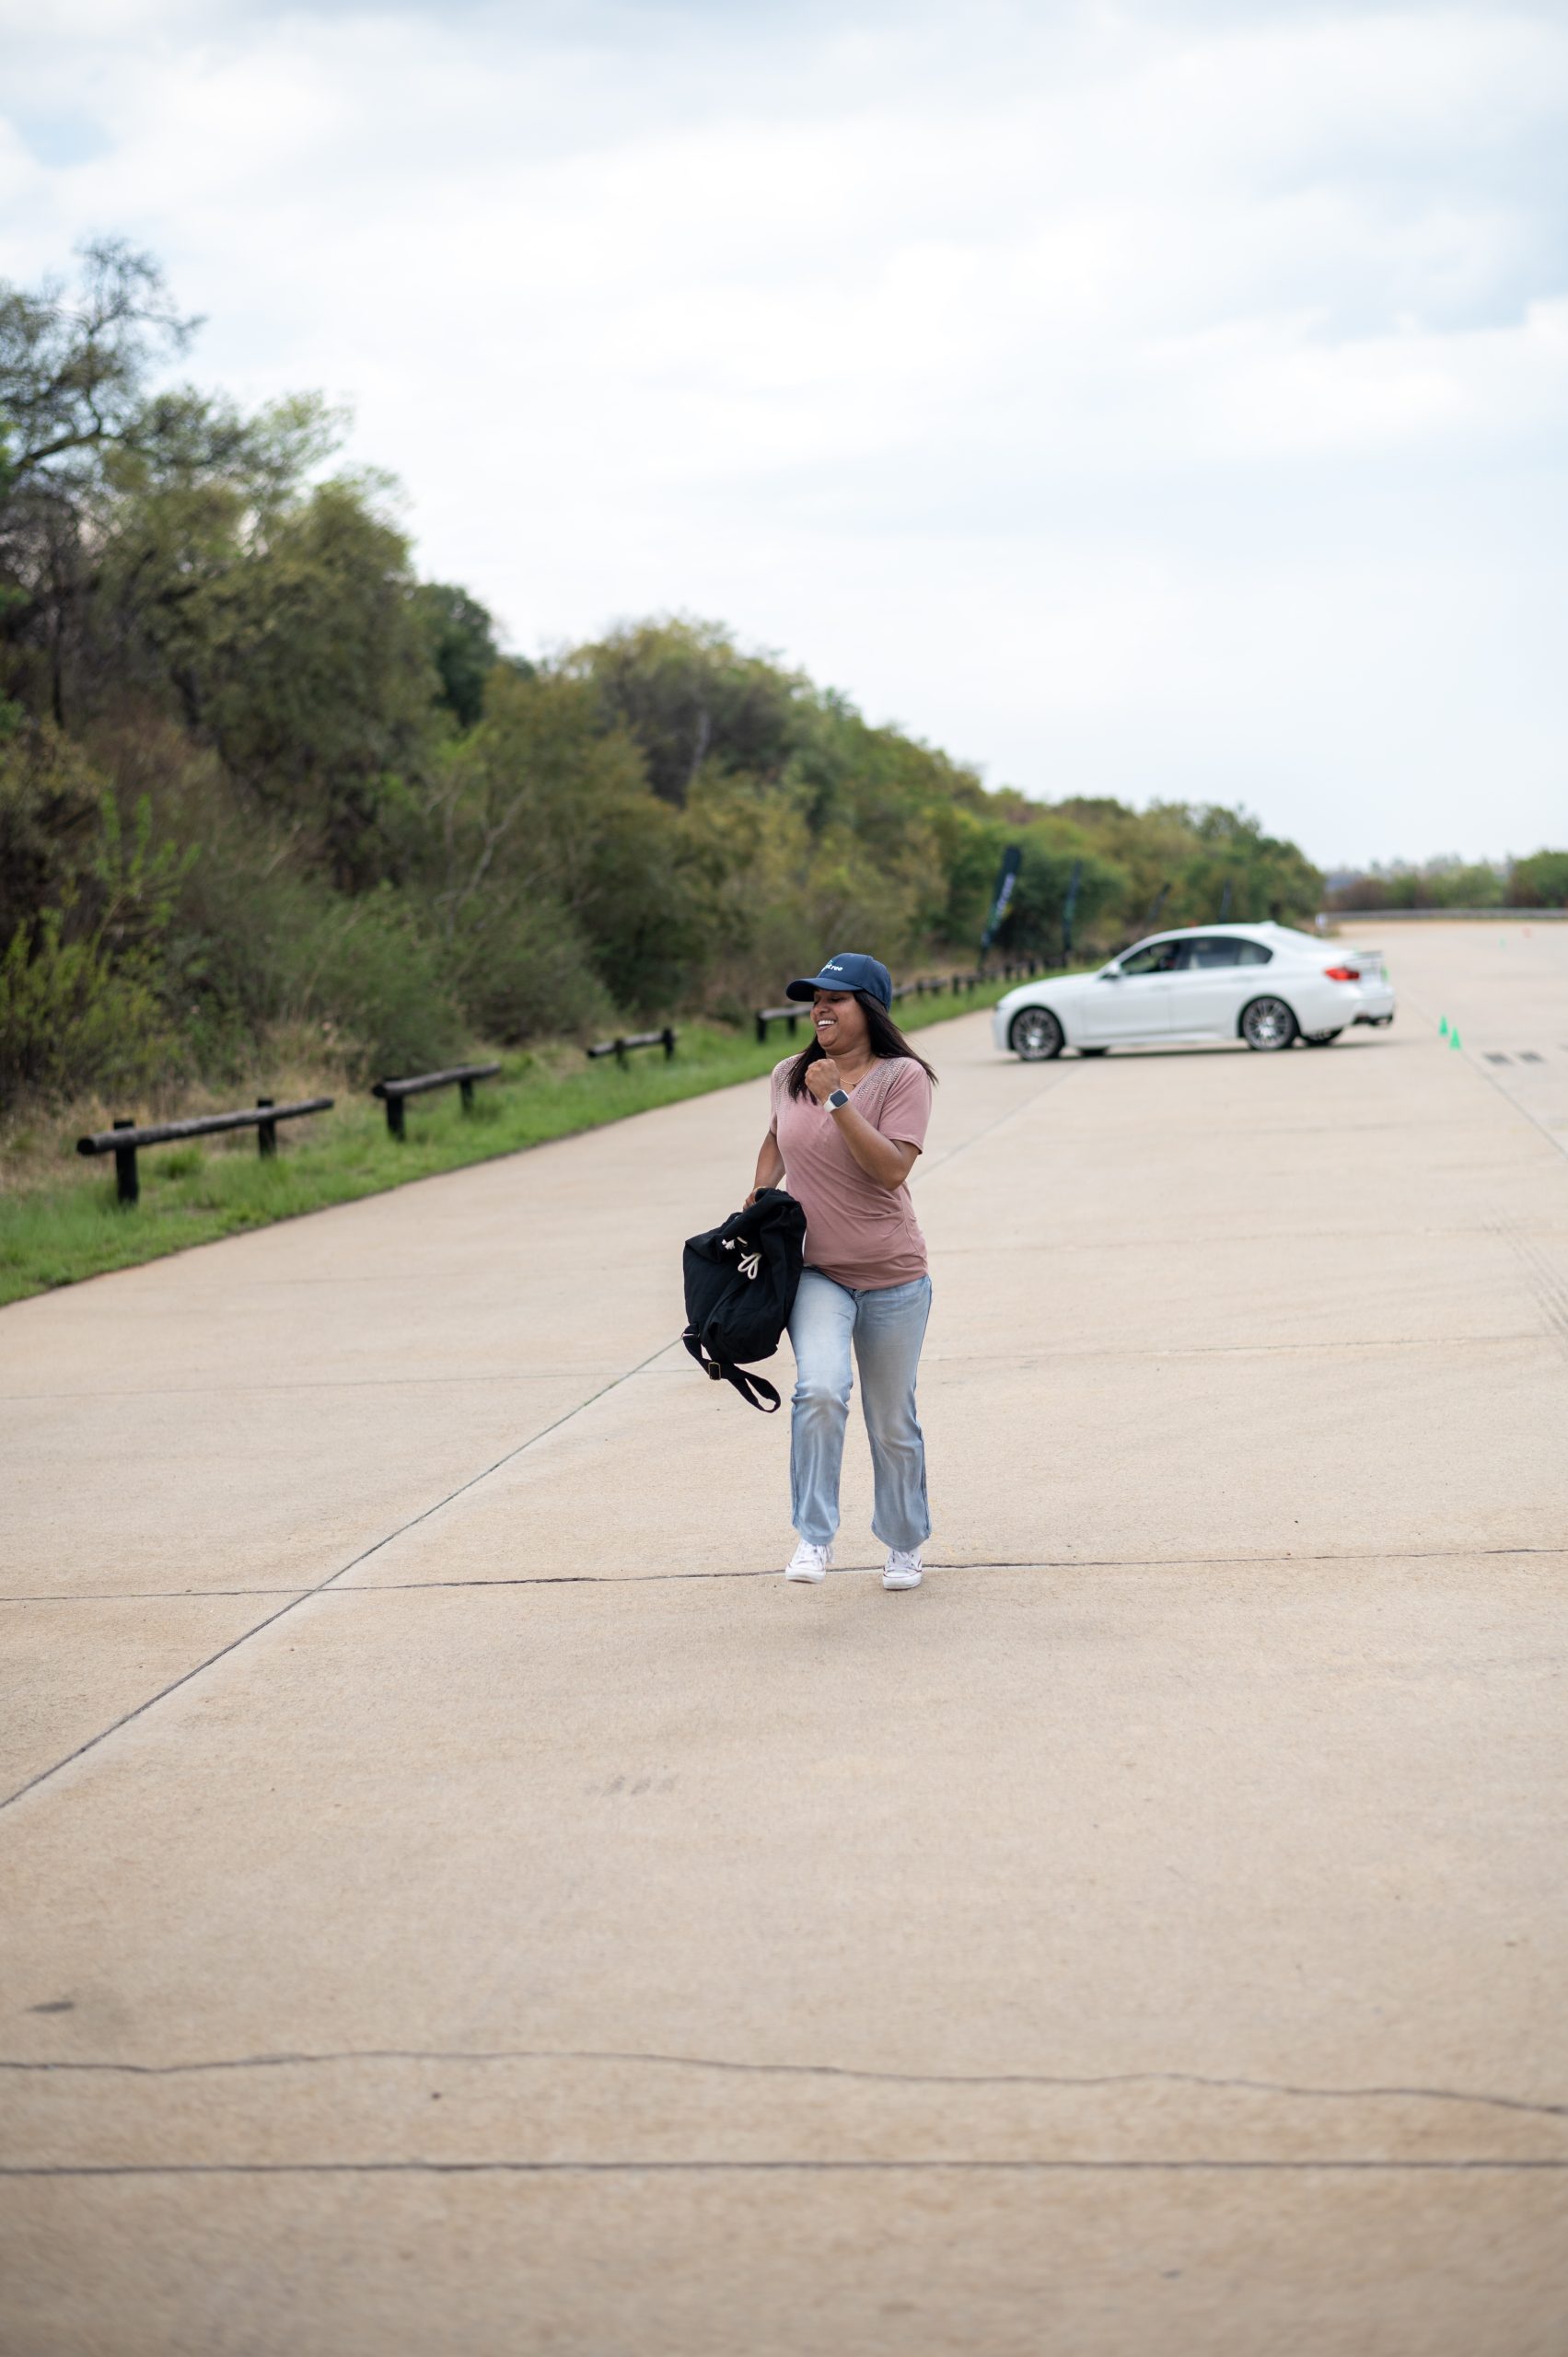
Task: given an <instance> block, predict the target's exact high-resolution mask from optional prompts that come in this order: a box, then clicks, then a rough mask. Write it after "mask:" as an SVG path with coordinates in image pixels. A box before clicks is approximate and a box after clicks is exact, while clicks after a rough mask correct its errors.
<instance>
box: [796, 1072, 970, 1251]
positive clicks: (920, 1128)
mask: <svg viewBox="0 0 1568 2357" xmlns="http://www.w3.org/2000/svg"><path fill="white" fill-rule="evenodd" d="M794 1061H795V1059H794V1057H793V1056H786V1057H785V1059H784V1062H783V1063H780V1064H775V1065H774V1066H773V1078H772V1091H773V1118H772V1120H771V1121H770V1122H769V1124H768V1127H769V1129H770V1131H771V1132H772V1134H773V1136H774V1137H776V1138H777V1140H778V1142H779V1152H780V1153H781V1154H782V1155H783V1156H784V1186H785V1187H786V1189H787V1190H788V1191H789V1192H790V1193H791V1194H792V1195H793V1196H794V1197H795V1199H796V1202H797V1203H799V1204H800V1206H801V1208H802V1209H803V1210H804V1212H805V1213H806V1265H807V1268H808V1269H820V1270H821V1271H822V1274H823V1275H824V1276H825V1277H831V1278H832V1279H833V1280H834V1282H835V1283H837V1284H841V1285H850V1286H853V1287H854V1290H855V1291H856V1292H857V1293H859V1292H874V1291H877V1290H879V1289H880V1288H881V1287H883V1286H884V1285H907V1284H909V1283H911V1282H912V1280H913V1279H914V1278H915V1277H923V1276H924V1274H925V1238H924V1237H923V1236H922V1234H921V1232H920V1228H919V1225H918V1224H917V1223H916V1220H915V1216H914V1205H913V1204H912V1202H911V1201H910V1190H909V1189H908V1187H907V1186H906V1187H900V1188H898V1189H896V1190H894V1189H889V1188H887V1187H879V1186H878V1185H877V1181H876V1179H873V1178H872V1177H871V1176H870V1174H869V1173H868V1172H867V1171H865V1170H863V1169H862V1168H861V1167H860V1165H859V1163H858V1162H856V1160H855V1158H854V1155H853V1154H851V1152H850V1150H849V1146H848V1144H847V1143H846V1141H845V1139H844V1137H843V1136H842V1132H841V1131H840V1129H839V1125H838V1123H837V1121H836V1120H834V1118H833V1116H832V1114H831V1113H830V1112H829V1111H828V1109H827V1108H826V1106H824V1105H819V1104H818V1102H817V1099H816V1098H815V1097H812V1096H811V1095H809V1094H807V1095H806V1096H804V1097H792V1096H791V1095H790V1093H789V1072H790V1066H791V1064H792V1063H793V1062H794ZM850 1103H851V1104H852V1105H853V1106H854V1109H855V1111H856V1112H857V1113H858V1114H860V1116H861V1117H862V1119H863V1120H867V1121H869V1122H870V1123H871V1126H872V1128H873V1129H876V1130H880V1131H881V1132H882V1135H883V1136H884V1137H885V1138H891V1139H892V1140H893V1142H894V1144H898V1145H913V1146H923V1144H925V1128H926V1123H927V1122H928V1121H929V1120H930V1119H931V1083H930V1081H929V1080H928V1079H927V1078H926V1075H925V1074H924V1073H923V1071H922V1069H921V1067H920V1065H919V1064H917V1063H916V1062H914V1061H913V1059H912V1057H909V1056H889V1057H887V1058H886V1059H885V1060H884V1061H883V1062H880V1063H876V1064H873V1065H872V1067H871V1070H870V1071H869V1072H868V1073H867V1074H866V1075H865V1079H864V1080H863V1081H861V1082H860V1083H859V1084H858V1086H855V1087H854V1088H852V1089H851V1091H850Z"/></svg>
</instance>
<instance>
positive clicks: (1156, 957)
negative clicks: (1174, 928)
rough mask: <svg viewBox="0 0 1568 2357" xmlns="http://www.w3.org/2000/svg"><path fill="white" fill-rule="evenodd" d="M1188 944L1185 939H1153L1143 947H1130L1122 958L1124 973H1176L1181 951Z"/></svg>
mask: <svg viewBox="0 0 1568 2357" xmlns="http://www.w3.org/2000/svg"><path fill="white" fill-rule="evenodd" d="M1186 946H1187V945H1186V943H1185V942H1183V941H1151V942H1148V943H1146V944H1145V945H1144V947H1143V948H1142V949H1130V950H1129V951H1128V952H1127V955H1126V957H1125V958H1122V960H1121V971H1122V972H1123V973H1124V974H1174V973H1175V971H1176V970H1177V968H1178V967H1179V965H1180V963H1181V953H1182V951H1183V949H1185V947H1186Z"/></svg>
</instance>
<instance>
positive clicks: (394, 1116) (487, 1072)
mask: <svg viewBox="0 0 1568 2357" xmlns="http://www.w3.org/2000/svg"><path fill="white" fill-rule="evenodd" d="M500 1069H501V1067H500V1065H499V1064H454V1065H453V1066H452V1069H451V1071H450V1072H421V1073H415V1074H413V1076H412V1079H409V1080H378V1081H377V1083H376V1086H375V1087H374V1088H373V1089H372V1090H371V1092H370V1094H371V1096H372V1097H380V1098H381V1100H382V1102H383V1103H384V1104H385V1106H386V1108H387V1132H388V1134H389V1136H390V1137H394V1138H398V1139H400V1140H401V1139H402V1138H404V1137H405V1136H406V1135H407V1132H406V1131H405V1130H404V1128H403V1101H404V1099H405V1098H406V1097H426V1096H428V1095H429V1093H430V1091H431V1090H432V1089H433V1088H453V1087H456V1088H459V1089H460V1090H461V1091H462V1099H463V1110H464V1112H465V1113H471V1112H472V1111H473V1085H474V1082H475V1081H476V1080H494V1077H495V1075H496V1074H497V1073H498V1072H499V1071H500Z"/></svg>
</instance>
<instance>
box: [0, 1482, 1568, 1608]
mask: <svg viewBox="0 0 1568 2357" xmlns="http://www.w3.org/2000/svg"><path fill="white" fill-rule="evenodd" d="M432 1511H434V1509H432ZM393 1536H394V1537H396V1536H397V1533H396V1532H394V1533H393ZM377 1543H378V1544H382V1543H384V1542H381V1541H378V1542H377ZM1537 1556H1545V1557H1547V1558H1549V1559H1550V1560H1552V1561H1556V1560H1557V1559H1559V1558H1561V1557H1568V1545H1564V1546H1562V1547H1407V1548H1388V1547H1353V1548H1350V1549H1349V1550H1333V1551H1331V1552H1329V1553H1324V1554H1318V1553H1308V1552H1307V1551H1306V1550H1300V1551H1297V1552H1292V1553H1287V1554H1283V1555H1044V1556H1033V1557H1030V1558H1028V1559H1023V1558H1017V1559H1015V1558H1012V1557H1009V1558H1007V1559H1005V1560H1004V1559H1002V1558H999V1557H995V1556H988V1557H984V1558H980V1559H977V1560H975V1561H972V1562H956V1563H939V1562H927V1563H926V1566H925V1568H926V1570H927V1571H928V1572H1180V1571H1242V1572H1245V1571H1271V1570H1276V1569H1278V1568H1279V1567H1280V1566H1282V1565H1283V1564H1285V1563H1289V1564H1291V1565H1292V1566H1295V1565H1297V1564H1301V1563H1464V1562H1512V1561H1516V1560H1517V1561H1520V1562H1528V1561H1531V1560H1533V1559H1534V1558H1536V1557H1537ZM881 1569H882V1565H881V1563H880V1562H865V1563H838V1564H835V1565H834V1571H835V1573H842V1572H880V1571H881ZM338 1576H339V1574H337V1573H333V1577H334V1578H336V1577H338ZM781 1576H782V1574H781V1573H780V1570H779V1567H778V1566H777V1565H776V1564H773V1563H763V1564H760V1565H759V1564H752V1565H749V1566H739V1567H733V1566H725V1567H722V1568H721V1569H719V1570H717V1571H706V1572H517V1573H496V1574H494V1577H491V1578H481V1579H462V1580H362V1581H361V1582H360V1583H359V1585H357V1586H355V1587H344V1588H331V1589H329V1588H328V1587H327V1586H326V1585H325V1584H323V1585H321V1586H320V1587H314V1588H271V1587H257V1588H250V1587H211V1588H201V1587H169V1588H114V1589H108V1590H105V1591H103V1592H101V1593H94V1594H92V1595H67V1594H63V1593H59V1592H54V1593H50V1592H47V1591H45V1592H42V1593H39V1594H32V1595H26V1596H0V1609H7V1608H10V1609H15V1608H17V1607H19V1606H21V1605H25V1604H185V1603H204V1602H205V1601H207V1600H208V1598H216V1597H222V1596H293V1597H295V1598H296V1601H297V1602H299V1603H301V1604H303V1603H304V1602H305V1600H306V1598H307V1597H308V1596H323V1597H325V1598H326V1600H327V1601H329V1602H331V1603H333V1604H347V1603H352V1602H354V1599H355V1598H357V1597H359V1596H421V1595H424V1593H425V1592H426V1591H427V1590H430V1589H435V1588H468V1587H658V1586H661V1585H668V1583H669V1582H671V1581H678V1580H772V1579H778V1578H780V1577H781ZM274 1617H275V1616H274ZM263 1625H265V1624H263Z"/></svg>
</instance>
